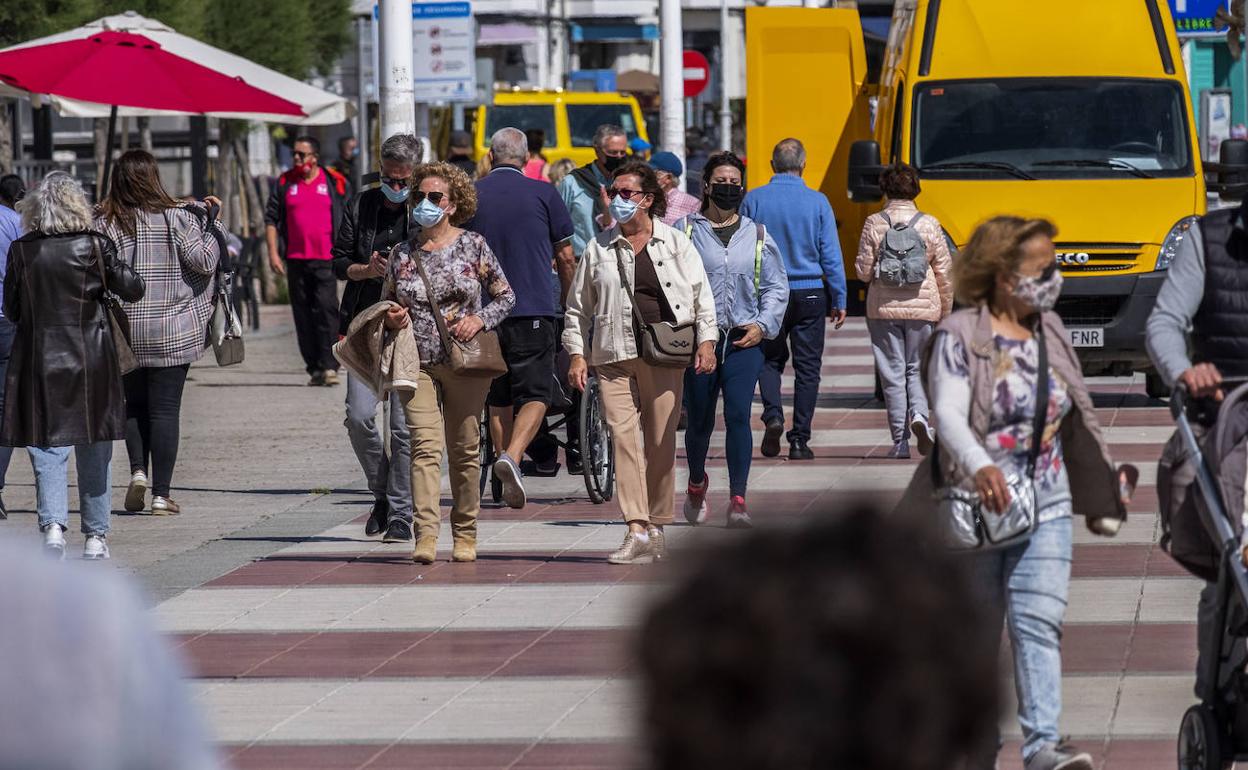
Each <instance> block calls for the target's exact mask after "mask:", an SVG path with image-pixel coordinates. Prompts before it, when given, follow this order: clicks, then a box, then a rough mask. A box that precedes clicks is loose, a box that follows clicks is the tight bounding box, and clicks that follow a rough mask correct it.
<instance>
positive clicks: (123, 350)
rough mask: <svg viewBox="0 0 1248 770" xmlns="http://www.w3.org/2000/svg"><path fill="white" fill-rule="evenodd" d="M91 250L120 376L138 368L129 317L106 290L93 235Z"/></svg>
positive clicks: (102, 257) (97, 248)
mask: <svg viewBox="0 0 1248 770" xmlns="http://www.w3.org/2000/svg"><path fill="white" fill-rule="evenodd" d="M91 251H92V253H94V255H95V266H96V267H97V268H99V271H100V283H101V284H102V285H103V286H104V291H103V293H102V294H100V304H102V305H104V312H105V313H106V314H107V315H108V326H109V329H110V330H111V332H112V335H113V347H114V348H115V349H116V350H117V365H118V368H120V369H121V374H122V376H125V375H127V374H129V373H130V372H133V371H134V370H135V369H138V368H139V359H138V358H136V357H135V355H134V349H133V348H131V347H130V319H129V317H127V316H126V310H125V308H123V307H122V306H121V300H119V299H117V295H115V294H113V293H112V292H111V291H109V290H108V278H107V277H106V276H105V272H104V252H102V251H100V247H99V245H98V244H97V243H96V242H95V236H91Z"/></svg>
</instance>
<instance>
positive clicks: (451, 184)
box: [383, 163, 516, 564]
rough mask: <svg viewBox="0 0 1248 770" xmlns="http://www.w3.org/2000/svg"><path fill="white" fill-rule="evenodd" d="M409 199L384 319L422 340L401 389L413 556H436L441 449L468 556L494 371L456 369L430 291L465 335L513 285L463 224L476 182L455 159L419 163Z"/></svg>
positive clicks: (503, 307) (463, 553)
mask: <svg viewBox="0 0 1248 770" xmlns="http://www.w3.org/2000/svg"><path fill="white" fill-rule="evenodd" d="M411 205H412V215H411V216H412V228H411V232H412V236H411V237H410V238H409V239H408V240H406V241H404V242H403V243H401V244H399V245H398V247H396V248H395V251H394V257H393V259H391V260H390V262H391V264H390V266H389V272H388V274H387V278H386V288H385V291H384V292H383V297H384V298H385V299H392V300H394V301H396V302H397V303H398V304H399V305H401V307H398V308H394V309H392V310H391V311H390V314H389V316H388V317H387V319H386V325H387V326H389V327H390V328H391V329H394V330H401V329H403V330H407V332H408V333H411V334H415V336H416V344H417V347H418V348H419V349H420V381H419V383H418V384H417V388H416V391H415V392H413V393H405V394H403V395H402V397H401V398H402V402H403V411H404V415H405V416H406V419H407V429H408V432H409V433H410V434H411V455H412V508H413V513H414V515H415V520H416V528H417V531H416V547H415V549H414V550H413V552H412V559H413V560H415V561H416V562H418V563H420V564H431V563H432V562H433V561H434V559H435V558H436V557H437V545H438V531H439V530H440V529H441V526H442V513H441V509H440V498H441V494H440V492H441V488H442V470H441V468H442V454H443V450H445V452H446V454H447V464H448V466H449V468H450V478H451V498H452V500H453V501H454V502H453V505H452V507H451V531H452V534H453V535H454V550H453V552H452V556H451V558H452V559H453V560H454V561H458V562H470V561H475V560H476V558H477V515H478V513H480V510H481V493H480V487H479V486H478V483H479V479H480V476H481V456H480V437H481V434H480V419H481V411H482V410H483V409H484V408H485V397H486V394H487V393H488V392H489V389H490V379H489V378H487V377H471V376H464V375H460V374H456V373H455V372H454V371H453V370H452V369H451V367H450V366H449V365H448V356H447V352H446V350H445V348H444V346H443V344H442V338H441V336H440V334H439V332H438V325H437V321H436V320H435V318H434V313H435V312H436V311H435V310H434V307H433V301H436V303H437V305H438V309H439V310H440V311H441V312H442V316H443V318H444V319H445V320H446V326H447V331H448V332H449V333H450V335H451V336H453V337H454V338H455V339H457V340H460V341H462V342H467V341H468V340H471V339H472V338H473V337H475V336H476V335H477V334H479V333H480V332H481V331H482V330H485V329H493V328H494V327H496V326H498V324H499V323H500V322H501V321H502V320H503V319H504V318H506V317H507V314H508V313H510V312H511V308H512V306H514V305H515V304H516V295H515V294H514V293H513V292H512V290H511V285H510V284H509V283H508V282H507V277H506V276H505V275H503V269H502V267H501V266H500V265H499V263H498V260H497V259H496V258H495V256H494V253H493V252H492V251H490V247H489V246H488V245H487V244H486V242H485V238H484V237H482V236H481V235H479V234H478V233H474V232H470V231H468V230H464V229H462V228H460V227H459V226H458V225H459V224H462V223H463V222H466V221H468V220H469V219H471V218H472V216H473V214H475V213H476V210H477V191H476V189H475V188H474V187H473V186H472V180H470V179H469V178H468V175H467V174H465V173H464V172H463V171H460V170H459V168H457V167H456V166H453V165H451V164H450V163H429V164H426V165H423V166H419V167H418V168H417V169H416V171H415V172H414V173H413V174H412V177H411ZM421 267H423V268H424V273H425V275H423V276H422V275H421V269H420V268H421ZM426 276H427V282H426ZM431 295H432V297H433V301H431V300H430V296H431ZM485 296H488V297H489V302H488V303H486V302H484V301H483V297H485Z"/></svg>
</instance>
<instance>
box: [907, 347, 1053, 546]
mask: <svg viewBox="0 0 1248 770" xmlns="http://www.w3.org/2000/svg"><path fill="white" fill-rule="evenodd" d="M994 341H995V343H996V346H995V352H994V356H993V373H994V384H993V397H992V414H991V416H990V418H989V423H988V434H987V435H986V436H985V437H984V441H983V443H982V444H981V443H980V442H979V441H978V440H976V438H975V436H974V434H973V433H972V431H971V430H970V425H969V419H970V405H971V393H972V388H971V379H970V377H971V374H970V372H971V368H970V359H969V358H968V355H967V350H966V346H965V345H963V343H962V342H961V341H960V340H957V339H955V338H953V337H952V336H951V335H948V334H942V335H940V348H939V350H938V351H937V355H936V356H934V359H933V370H932V372H931V374H930V376H931V378H932V384H933V386H934V387H933V391H934V393H933V395H934V401H935V405H936V418H937V430H938V431H939V435H940V440H941V444H942V445H943V446H944V447H945V448H946V449H947V450H948V451H949V452H950V453H951V454H952V455H953V456H954V457H955V458H956V459H957V462H958V466H959V467H960V468H961V469H962V470H963V471H964V472H965V473H966V474H967V475H973V474H974V473H975V472H976V471H978V470H980V469H981V468H984V467H986V466H988V465H996V466H997V467H998V468H1000V469H1001V471H1002V473H1005V474H1006V475H1007V476H1008V475H1011V474H1018V475H1023V474H1026V472H1027V458H1028V455H1029V454H1030V452H1031V442H1032V434H1033V420H1034V419H1035V414H1036V403H1035V401H1036V376H1037V369H1038V364H1039V361H1038V360H1037V359H1038V358H1039V354H1040V353H1039V347H1038V346H1037V345H1036V341H1035V340H1034V339H1028V340H1014V339H1009V338H1007V337H1002V336H1000V335H998V336H996V337H995V338H994ZM1047 408H1048V412H1047V416H1048V421H1047V424H1046V425H1045V430H1044V436H1043V437H1042V439H1041V441H1042V443H1041V445H1040V454H1039V456H1038V457H1037V459H1036V476H1035V482H1036V498H1037V499H1036V502H1037V510H1038V511H1039V512H1040V516H1039V519H1040V521H1048V520H1050V519H1055V518H1059V517H1061V516H1069V515H1070V513H1071V496H1070V480H1069V478H1068V477H1067V474H1066V465H1065V462H1064V461H1063V459H1062V439H1061V434H1060V428H1061V425H1062V420H1063V419H1064V418H1065V417H1066V415H1067V414H1069V413H1070V410H1071V399H1070V392H1069V386H1068V385H1067V383H1066V382H1065V381H1064V380H1062V378H1061V377H1059V376H1058V375H1057V374H1056V372H1054V371H1053V368H1052V367H1049V403H1048V407H1047Z"/></svg>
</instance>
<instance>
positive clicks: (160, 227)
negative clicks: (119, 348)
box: [95, 204, 221, 367]
mask: <svg viewBox="0 0 1248 770" xmlns="http://www.w3.org/2000/svg"><path fill="white" fill-rule="evenodd" d="M192 207H194V209H193V210H192ZM206 222H207V217H206V215H204V214H203V213H202V209H200V208H199V207H198V206H195V205H194V204H191V205H190V206H187V207H181V208H174V209H165V210H164V211H161V212H156V213H150V212H148V213H142V214H140V215H139V217H138V222H137V227H136V233H135V235H130V234H128V233H126V232H125V231H124V230H123V229H122V228H121V226H120V225H119V224H118V223H116V222H111V223H110V222H108V221H106V220H105V219H103V218H99V219H97V220H96V223H95V224H96V228H97V229H99V230H100V231H101V232H103V233H105V234H106V235H108V237H110V238H112V239H113V241H114V242H115V243H116V244H117V253H118V256H119V257H120V258H121V260H122V261H123V262H126V263H127V264H129V265H130V266H131V267H132V268H134V271H135V272H137V273H138V274H139V275H140V276H142V277H143V280H144V281H146V283H147V293H146V294H144V295H143V299H141V300H139V301H138V302H126V303H124V306H125V309H126V315H127V316H129V318H130V336H131V347H132V348H134V355H135V358H137V359H138V361H139V366H143V367H163V366H181V365H183V364H189V363H193V362H195V361H198V360H199V357H200V356H201V355H202V354H203V352H204V348H205V346H206V344H207V339H208V319H209V318H210V317H211V316H212V299H213V294H214V289H215V284H216V271H217V262H218V260H219V259H220V256H221V255H220V247H219V246H218V244H217V240H216V237H215V236H214V235H213V233H212V231H211V230H210V229H209V227H208V226H207V225H206ZM212 227H220V224H219V223H215V222H214V223H213V225H212Z"/></svg>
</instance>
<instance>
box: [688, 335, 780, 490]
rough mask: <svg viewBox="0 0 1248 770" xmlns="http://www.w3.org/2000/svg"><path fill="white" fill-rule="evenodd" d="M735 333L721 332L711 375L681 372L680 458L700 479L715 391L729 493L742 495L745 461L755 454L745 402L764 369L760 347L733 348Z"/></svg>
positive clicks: (693, 478)
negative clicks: (683, 425)
mask: <svg viewBox="0 0 1248 770" xmlns="http://www.w3.org/2000/svg"><path fill="white" fill-rule="evenodd" d="M739 338H740V336H739V335H733V334H732V333H731V332H721V337H720V340H719V344H718V345H716V351H715V352H716V353H717V354H718V356H717V357H718V358H719V365H718V366H717V367H715V371H713V372H711V373H710V374H694V371H693V369H686V370H685V401H686V403H687V406H688V410H689V427H688V429H687V430H686V431H685V456H686V458H687V461H688V463H689V480H690V481H691V482H694V481H701V480H702V478H703V477H704V476H705V475H706V453H707V450H708V449H710V446H711V434H712V433H713V432H714V431H715V408H716V406H717V405H718V404H719V393H720V391H721V390H722V391H723V393H724V427H725V428H726V429H727V433H728V435H727V438H726V440H725V445H726V446H725V449H726V454H727V456H728V487H729V494H731V495H740V496H742V497H744V496H745V489H746V485H747V484H748V483H749V480H750V459H751V456H752V455H753V453H754V436H753V434H752V433H751V432H750V405H751V404H752V403H753V402H754V390H755V387H756V386H757V385H758V373H759V372H760V371H761V370H762V368H763V350H762V347H761V346H759V345H755V346H754V347H752V348H744V349H742V348H737V347H733V345H732V343H731V341H732V340H735V339H739Z"/></svg>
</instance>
